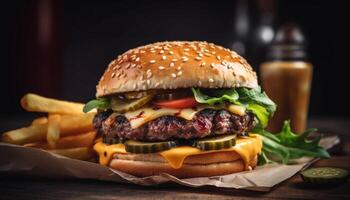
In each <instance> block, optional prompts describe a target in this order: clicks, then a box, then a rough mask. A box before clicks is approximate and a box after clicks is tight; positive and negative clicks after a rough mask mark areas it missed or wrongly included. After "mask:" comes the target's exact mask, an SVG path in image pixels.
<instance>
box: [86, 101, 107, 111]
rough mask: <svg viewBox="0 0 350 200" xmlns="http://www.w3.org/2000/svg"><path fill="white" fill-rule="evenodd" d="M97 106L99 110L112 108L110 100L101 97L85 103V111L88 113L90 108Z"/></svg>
mask: <svg viewBox="0 0 350 200" xmlns="http://www.w3.org/2000/svg"><path fill="white" fill-rule="evenodd" d="M94 108H97V109H98V110H106V109H109V108H110V102H109V99H108V98H99V99H94V100H91V101H89V102H88V103H86V104H85V106H84V108H83V112H85V113H87V112H89V111H90V110H92V109H94Z"/></svg>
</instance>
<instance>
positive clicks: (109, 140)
mask: <svg viewBox="0 0 350 200" xmlns="http://www.w3.org/2000/svg"><path fill="white" fill-rule="evenodd" d="M102 142H103V143H105V144H118V143H120V141H119V139H118V138H111V137H106V136H103V137H102Z"/></svg>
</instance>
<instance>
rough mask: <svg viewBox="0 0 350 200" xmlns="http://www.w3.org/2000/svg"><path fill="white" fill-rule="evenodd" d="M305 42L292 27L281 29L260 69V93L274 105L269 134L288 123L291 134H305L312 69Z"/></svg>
mask: <svg viewBox="0 0 350 200" xmlns="http://www.w3.org/2000/svg"><path fill="white" fill-rule="evenodd" d="M305 46H306V45H305V39H304V36H303V34H302V32H301V31H300V29H299V28H298V27H297V26H296V25H295V24H286V25H284V26H282V27H281V28H280V29H279V30H278V31H277V34H276V37H275V39H274V41H273V42H272V44H271V46H270V48H269V51H268V53H267V60H266V61H265V62H263V63H262V64H261V65H260V78H261V81H262V86H263V89H264V90H265V91H266V93H267V95H268V96H269V97H270V98H271V99H272V100H273V101H274V102H275V103H276V104H277V111H276V113H275V115H274V116H273V118H272V119H271V121H270V123H269V126H268V128H267V129H268V130H269V131H271V132H278V131H280V130H281V127H282V125H283V121H284V120H287V119H290V120H291V127H292V130H293V131H294V132H296V133H301V132H303V131H305V129H306V124H307V115H308V106H309V97H310V90H311V80H312V70H313V66H312V64H311V63H309V62H307V53H306V50H305Z"/></svg>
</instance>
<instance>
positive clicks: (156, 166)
mask: <svg viewBox="0 0 350 200" xmlns="http://www.w3.org/2000/svg"><path fill="white" fill-rule="evenodd" d="M134 155H135V154H134ZM152 157H153V156H152ZM191 157H192V158H191V159H195V158H193V157H198V158H197V159H200V158H201V157H203V156H202V155H196V156H191ZM256 164H257V156H256V157H255V158H254V159H253V161H252V162H251V163H249V166H250V169H253V168H254V167H255V166H256ZM110 167H111V168H113V169H116V170H119V171H122V172H125V173H128V174H132V175H134V176H139V177H145V176H153V175H159V174H161V173H167V174H170V175H173V176H175V177H177V178H191V177H208V176H218V175H225V174H231V173H236V172H241V171H244V170H245V165H244V162H243V161H242V160H241V159H237V158H236V159H233V160H231V161H227V160H225V159H223V160H222V161H221V162H218V161H217V162H215V163H212V162H210V163H208V164H204V162H203V163H198V164H192V163H191V162H186V160H185V162H184V164H183V165H182V167H181V168H179V169H175V168H173V167H171V166H170V165H169V164H168V163H167V162H163V161H162V160H161V161H159V160H158V159H142V160H139V159H136V160H131V159H121V157H119V158H118V156H114V158H113V159H112V160H111V162H110Z"/></svg>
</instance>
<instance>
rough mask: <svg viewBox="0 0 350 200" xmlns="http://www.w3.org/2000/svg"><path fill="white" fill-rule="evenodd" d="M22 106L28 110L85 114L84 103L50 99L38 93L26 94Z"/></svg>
mask: <svg viewBox="0 0 350 200" xmlns="http://www.w3.org/2000/svg"><path fill="white" fill-rule="evenodd" d="M21 105H22V107H23V108H24V109H25V110H27V111H34V112H47V113H54V114H83V107H84V104H81V103H74V102H68V101H61V100H57V99H50V98H46V97H42V96H39V95H36V94H31V93H29V94H26V95H24V96H23V97H22V99H21Z"/></svg>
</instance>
